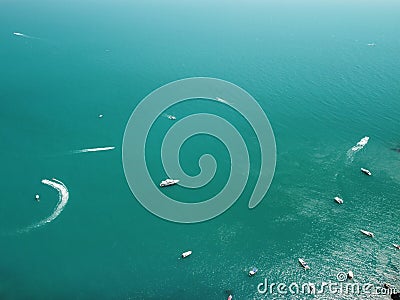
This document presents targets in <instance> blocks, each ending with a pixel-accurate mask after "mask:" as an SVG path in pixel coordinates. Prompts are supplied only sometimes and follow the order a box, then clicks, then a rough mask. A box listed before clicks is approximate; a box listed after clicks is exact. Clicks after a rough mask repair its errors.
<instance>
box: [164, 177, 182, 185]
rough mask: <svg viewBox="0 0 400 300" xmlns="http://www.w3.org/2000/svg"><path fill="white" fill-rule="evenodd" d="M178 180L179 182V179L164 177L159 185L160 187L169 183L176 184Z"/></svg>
mask: <svg viewBox="0 0 400 300" xmlns="http://www.w3.org/2000/svg"><path fill="white" fill-rule="evenodd" d="M178 182H179V180H176V179H170V178H168V179H165V180H163V181H161V182H160V186H161V187H164V186H170V185H174V184H177V183H178Z"/></svg>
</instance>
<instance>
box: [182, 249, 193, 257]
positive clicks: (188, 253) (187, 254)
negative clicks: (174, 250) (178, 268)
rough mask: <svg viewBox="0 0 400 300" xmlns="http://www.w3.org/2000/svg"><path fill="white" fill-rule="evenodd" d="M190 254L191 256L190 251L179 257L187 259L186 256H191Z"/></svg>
mask: <svg viewBox="0 0 400 300" xmlns="http://www.w3.org/2000/svg"><path fill="white" fill-rule="evenodd" d="M191 254H192V251H190V250H189V251H186V252H183V253H182V255H181V257H182V258H186V257H188V256H189V255H191Z"/></svg>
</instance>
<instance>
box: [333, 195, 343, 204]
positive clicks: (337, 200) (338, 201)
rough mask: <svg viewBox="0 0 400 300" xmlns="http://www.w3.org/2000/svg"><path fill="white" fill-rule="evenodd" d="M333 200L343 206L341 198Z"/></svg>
mask: <svg viewBox="0 0 400 300" xmlns="http://www.w3.org/2000/svg"><path fill="white" fill-rule="evenodd" d="M334 199H335V201H336V202H337V203H339V204H343V199H342V198H339V197H335V198H334Z"/></svg>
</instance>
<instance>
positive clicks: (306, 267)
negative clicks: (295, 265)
mask: <svg viewBox="0 0 400 300" xmlns="http://www.w3.org/2000/svg"><path fill="white" fill-rule="evenodd" d="M299 263H300V265H301V266H302V267H303V268H304V269H305V270H308V269H310V266H309V265H308V264H307V263H306V262H305V261H304V259H302V258H299Z"/></svg>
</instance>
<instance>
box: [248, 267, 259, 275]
mask: <svg viewBox="0 0 400 300" xmlns="http://www.w3.org/2000/svg"><path fill="white" fill-rule="evenodd" d="M257 272H258V269H257V268H253V269H251V270H250V272H249V276H250V277H251V276H254V275H256V274H257Z"/></svg>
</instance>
